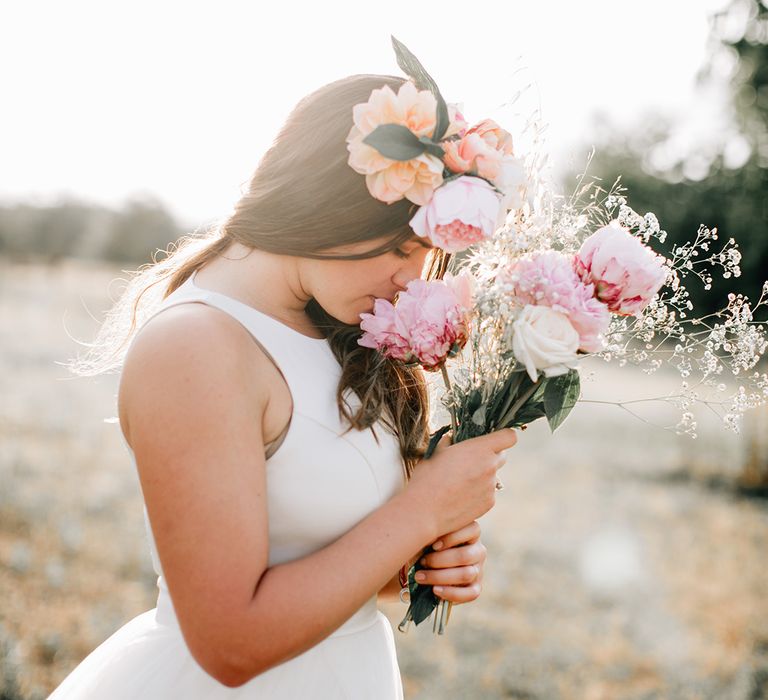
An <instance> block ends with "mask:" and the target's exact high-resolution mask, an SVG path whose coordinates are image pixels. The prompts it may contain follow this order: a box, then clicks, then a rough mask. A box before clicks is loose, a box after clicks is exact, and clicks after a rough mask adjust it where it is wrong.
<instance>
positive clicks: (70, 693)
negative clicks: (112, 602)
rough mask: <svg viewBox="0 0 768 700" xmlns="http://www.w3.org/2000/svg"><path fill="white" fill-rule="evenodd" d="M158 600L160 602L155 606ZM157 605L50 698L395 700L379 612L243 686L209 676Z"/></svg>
mask: <svg viewBox="0 0 768 700" xmlns="http://www.w3.org/2000/svg"><path fill="white" fill-rule="evenodd" d="M158 602H160V601H158ZM163 613H164V611H163V610H162V609H161V610H160V614H159V615H158V608H153V609H152V610H149V611H147V612H145V613H142V614H141V615H138V616H137V617H135V618H133V619H132V620H131V621H130V622H128V623H126V624H125V625H124V626H123V627H121V628H120V629H119V630H117V632H115V633H114V634H113V635H112V636H111V637H109V639H107V640H105V641H104V642H103V643H102V644H101V645H99V646H98V647H97V648H96V649H94V650H93V652H91V653H90V654H89V655H88V656H87V657H86V658H85V659H84V660H83V661H82V662H81V663H80V664H79V665H78V666H77V667H76V668H75V669H74V670H73V671H72V672H71V673H70V674H69V675H68V676H67V677H66V678H65V679H64V681H63V682H62V683H61V685H59V687H58V688H57V689H56V690H55V691H54V692H53V694H52V695H51V696H50V698H49V700H85V699H86V698H87V699H88V700H97V699H98V700H136V699H137V698H140V699H141V700H197V699H199V700H203V699H205V700H218V699H219V698H221V699H222V700H224V699H225V698H226V699H227V700H245V699H246V698H249V699H250V698H270V699H271V700H280V699H283V698H284V699H285V700H288V699H291V700H298V699H301V700H311V699H314V698H316V699H317V700H335V699H337V698H338V699H340V700H341V699H343V700H397V699H400V698H402V697H403V689H402V683H401V680H400V671H399V669H398V665H397V656H396V654H395V643H394V636H393V634H392V628H391V626H390V623H389V621H388V620H387V618H386V617H384V615H382V613H381V612H378V611H376V612H375V614H373V615H372V616H369V617H368V620H367V621H366V622H365V625H364V626H361V625H360V624H359V623H357V624H355V625H352V626H349V625H345V626H344V627H342V628H341V629H340V630H338V631H337V632H335V633H334V634H333V635H331V636H330V637H328V638H327V639H325V640H323V641H322V642H320V644H318V645H316V646H314V647H312V648H311V649H309V650H308V651H306V652H304V653H303V654H301V655H300V656H297V657H295V658H293V659H291V660H289V661H286V662H285V663H283V664H280V665H279V666H275V667H274V668H271V669H270V670H268V671H266V672H265V673H263V674H261V675H259V676H256V677H255V678H253V679H251V680H250V681H249V682H248V683H246V684H245V685H243V686H241V687H239V688H228V687H227V686H225V685H222V684H221V683H219V682H218V681H217V680H215V679H214V678H212V677H211V676H209V675H208V674H207V673H206V672H205V671H204V670H203V669H202V668H201V667H200V666H199V664H198V663H197V662H196V661H195V659H194V658H193V657H192V655H191V654H190V653H189V650H188V649H187V646H186V643H185V642H184V638H183V636H182V634H181V630H180V629H179V627H178V624H174V623H175V616H173V615H172V613H171V612H170V611H169V612H168V615H167V617H168V618H169V619H168V620H165V621H164V619H163V618H164V615H163Z"/></svg>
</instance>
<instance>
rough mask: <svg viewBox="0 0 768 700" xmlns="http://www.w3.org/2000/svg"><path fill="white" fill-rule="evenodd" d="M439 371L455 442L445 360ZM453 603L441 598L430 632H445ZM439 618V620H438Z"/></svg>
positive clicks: (449, 387) (454, 416) (454, 408)
mask: <svg viewBox="0 0 768 700" xmlns="http://www.w3.org/2000/svg"><path fill="white" fill-rule="evenodd" d="M440 373H441V374H442V375H443V382H444V383H445V388H446V389H447V390H448V396H449V397H450V403H449V404H448V411H449V412H450V414H451V442H452V443H455V442H456V439H457V438H458V426H457V424H456V407H455V406H454V403H453V395H452V393H451V380H450V378H449V377H448V370H447V369H446V367H445V362H443V364H442V365H440ZM452 605H453V603H452V602H450V601H445V600H441V601H440V602H439V603H438V605H437V610H435V622H434V625H433V626H432V632H433V633H434V632H437V634H443V633H444V632H445V626H446V625H447V624H448V617H449V616H450V614H451V606H452ZM438 618H439V620H438Z"/></svg>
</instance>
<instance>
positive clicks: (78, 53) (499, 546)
mask: <svg viewBox="0 0 768 700" xmlns="http://www.w3.org/2000/svg"><path fill="white" fill-rule="evenodd" d="M390 35H395V36H396V37H397V38H398V39H400V40H401V41H402V42H404V43H405V44H406V45H407V46H408V47H409V48H410V49H411V50H412V51H413V52H414V53H415V54H416V55H417V56H418V57H419V59H420V60H421V61H422V63H423V64H424V65H425V67H426V68H427V69H428V70H429V71H430V73H431V74H432V75H433V77H434V78H435V80H436V81H437V83H438V85H439V86H440V89H441V91H442V93H443V94H444V96H445V97H446V99H447V100H448V101H449V102H460V103H462V104H463V107H464V113H465V115H466V117H467V118H468V120H469V121H470V122H472V121H475V120H478V119H481V118H484V117H493V118H496V119H497V120H498V121H500V122H501V123H502V125H504V126H506V127H507V128H508V129H509V130H510V131H511V132H512V133H513V136H514V138H515V142H516V145H517V148H518V149H519V150H520V152H524V151H525V148H527V147H530V146H531V143H530V134H531V133H532V132H531V130H530V129H529V130H526V129H525V126H526V124H527V123H529V122H530V121H532V120H533V121H535V122H537V123H538V124H539V126H540V127H542V128H543V135H544V143H543V144H541V145H540V147H541V148H543V149H546V151H547V152H548V153H549V163H550V174H551V177H552V181H553V183H554V186H556V187H558V188H560V189H561V190H562V191H563V192H566V193H567V192H569V191H571V190H572V188H573V185H574V181H575V175H576V174H578V173H579V172H581V171H583V169H584V167H585V164H586V163H587V158H588V154H589V152H590V150H591V149H592V148H594V149H595V156H594V158H593V160H592V163H591V166H590V172H591V173H592V174H593V175H595V176H596V177H600V178H602V179H603V180H604V181H605V182H606V183H608V184H610V183H611V182H613V181H614V180H615V178H616V177H617V176H618V175H619V174H621V175H622V181H623V182H624V184H625V185H626V186H627V187H628V191H629V199H630V204H632V205H633V206H634V207H635V208H636V209H637V210H638V211H640V212H641V213H644V212H646V211H649V210H652V211H654V212H655V213H656V214H657V215H658V216H659V219H660V221H661V224H662V226H663V227H664V228H666V229H667V230H668V232H669V242H670V245H674V244H675V242H677V241H683V240H688V239H690V238H691V237H693V236H694V235H695V232H696V229H697V228H698V226H699V224H700V223H706V224H708V225H710V226H717V227H719V228H720V230H721V231H722V232H723V234H724V235H725V236H733V237H734V238H736V240H737V241H738V242H739V244H740V246H741V250H742V252H743V254H744V259H743V263H742V270H743V274H742V276H741V277H740V278H739V279H738V280H734V279H731V280H725V281H723V280H720V281H719V282H718V283H717V284H716V285H715V288H714V289H713V291H712V293H711V295H709V296H704V295H702V294H701V290H699V291H698V292H694V296H695V297H696V302H697V304H700V305H703V307H704V308H709V307H710V306H716V305H718V303H719V301H721V300H722V296H723V294H724V293H725V291H726V290H734V291H739V292H743V293H745V294H748V295H749V296H750V297H752V298H756V297H757V296H759V291H760V285H761V282H762V280H763V279H765V278H766V276H768V203H767V202H768V48H767V47H768V2H767V1H766V0H673V1H670V0H645V1H644V2H642V3H639V2H632V3H630V2H625V1H621V0H618V1H617V0H613V1H608V0H582V2H573V1H569V0H550V1H549V2H533V1H529V2H526V3H523V2H518V1H516V0H507V1H506V2H503V1H493V2H491V1H486V2H484V3H480V4H477V3H476V4H471V3H456V2H448V1H446V2H440V3H437V2H422V3H416V2H412V1H411V2H402V1H400V0H398V1H396V2H387V3H378V4H365V3H340V2H324V3H313V4H309V3H306V4H305V3H292V2H280V3H270V4H268V5H267V4H264V3H256V2H226V1H225V2H220V3H215V4H214V3H194V2H187V3H181V2H157V1H155V2H148V1H145V0H141V1H137V2H132V3H119V4H118V3H110V2H104V1H102V2H80V1H74V2H68V3H65V2H57V3H54V2H50V1H49V2H36V1H34V0H31V1H27V2H18V3H15V4H13V5H8V6H7V7H5V8H4V9H3V11H2V13H0V81H1V82H0V86H2V93H1V94H2V96H3V104H2V109H0V320H2V323H0V370H2V373H1V374H0V700H19V699H20V698H25V699H35V700H37V699H41V698H45V697H46V696H47V694H48V693H49V692H50V691H51V690H52V689H53V688H54V687H55V686H56V685H57V684H58V683H59V682H60V681H61V680H62V679H63V677H64V676H65V675H66V674H67V673H68V672H69V671H70V670H71V669H72V668H74V666H75V665H77V663H78V662H79V661H80V660H82V659H83V658H84V657H85V656H86V654H88V653H89V652H90V651H91V650H92V649H93V648H94V647H95V646H96V645H98V644H99V643H100V642H101V641H103V640H104V639H106V637H108V636H109V635H110V634H111V633H112V632H114V631H115V630H116V629H117V628H118V627H119V626H121V625H122V624H124V623H125V622H127V621H128V620H129V619H131V618H132V617H133V616H134V615H136V614H138V613H140V612H142V611H144V610H147V609H149V608H151V607H153V606H154V600H155V598H156V588H155V581H156V576H155V574H154V573H153V572H152V570H151V564H150V561H149V555H148V549H147V543H146V540H145V537H144V533H143V522H142V513H141V497H140V492H139V488H138V481H137V479H136V475H135V473H134V472H133V470H132V467H131V465H130V462H129V459H128V456H127V454H126V452H125V450H124V449H123V447H122V443H121V442H120V439H119V436H118V434H117V430H118V428H117V426H116V425H115V423H114V422H109V419H110V418H111V417H112V416H114V412H115V406H114V401H115V393H116V387H117V384H116V378H115V377H114V376H106V377H100V378H96V379H91V380H77V381H63V380H64V379H65V378H66V376H67V374H66V371H65V370H64V369H63V367H62V366H61V365H59V364H57V363H60V362H64V361H66V360H67V359H69V358H71V357H72V356H73V354H74V353H75V352H76V351H77V349H78V348H77V345H76V343H75V341H74V340H73V337H74V338H77V339H80V340H84V341H87V340H90V339H92V338H93V336H94V334H95V331H96V329H97V327H98V322H99V320H100V319H101V318H102V317H103V313H104V311H106V309H107V308H108V307H109V303H110V302H109V297H110V294H114V292H115V289H114V284H112V282H113V281H114V280H115V278H117V277H119V276H120V274H121V273H120V270H121V269H135V268H136V267H137V266H138V265H141V264H142V263H145V262H148V261H149V260H150V256H151V255H152V253H153V252H154V251H155V250H156V249H158V248H165V247H166V246H167V245H168V243H170V242H172V241H174V240H176V239H177V238H178V237H179V236H181V235H183V234H185V233H188V232H191V231H194V230H196V229H198V228H199V227H202V226H206V225H208V224H210V223H212V222H214V221H216V220H217V219H219V218H221V217H223V216H225V215H226V214H227V213H228V212H229V210H230V208H231V207H232V205H233V203H234V202H235V201H236V199H237V198H238V196H239V194H240V192H241V188H242V186H243V185H244V183H245V182H246V181H247V180H248V178H249V176H250V174H251V172H252V171H253V169H254V167H255V166H256V163H257V162H258V159H259V157H260V156H261V154H262V153H263V152H264V151H265V150H266V148H267V147H268V146H269V144H270V142H271V139H272V138H273V137H274V135H275V133H276V131H277V130H278V128H279V127H280V125H281V123H282V121H283V120H284V118H285V116H286V115H287V113H288V112H289V111H290V109H291V108H292V107H293V106H294V104H295V103H296V102H297V101H298V100H299V99H300V98H301V97H302V96H303V95H305V94H306V93H308V92H310V91H311V90H313V89H315V88H317V87H319V86H321V85H323V84H325V83H327V82H330V81H332V80H335V79H337V78H340V77H344V76H346V75H349V74H352V73H363V72H366V73H392V74H398V75H399V74H400V71H399V69H398V67H397V64H396V62H395V59H394V55H393V52H392V49H391V44H390ZM317 128H318V138H322V131H323V125H322V124H318V127H317ZM593 369H595V372H596V377H597V378H596V379H595V383H594V384H592V385H590V387H588V389H587V391H589V392H592V395H593V396H598V395H601V392H605V391H608V390H610V389H611V388H615V387H616V386H621V388H622V391H623V392H624V393H625V394H626V395H632V396H641V395H649V393H648V392H650V394H655V395H659V394H663V393H664V392H665V391H667V389H668V387H669V386H670V385H669V381H670V380H671V379H673V378H671V377H670V376H668V375H665V374H664V373H663V372H661V373H659V374H658V375H655V376H654V377H653V378H647V377H645V376H644V375H635V374H632V373H631V372H624V371H622V372H621V374H619V373H618V371H617V370H615V369H613V368H609V369H610V371H609V369H606V368H604V367H599V366H595V367H593ZM644 417H645V418H648V419H651V420H652V422H653V418H654V416H653V415H652V414H648V413H646V414H645V416H644ZM105 419H107V422H105ZM657 422H662V423H663V422H664V421H663V420H662V421H657ZM767 428H768V416H766V414H765V412H762V413H754V414H752V415H749V416H748V417H747V422H746V424H745V426H744V430H743V433H742V435H740V436H736V435H733V434H732V433H727V432H726V431H725V430H723V428H722V426H721V425H720V424H719V421H718V420H717V419H716V418H715V417H710V418H709V419H708V418H707V417H706V416H702V418H701V419H700V429H699V437H698V439H697V440H695V441H694V440H691V439H690V438H688V437H681V436H677V435H674V433H672V432H669V431H664V430H662V429H661V428H658V427H652V426H649V425H647V424H646V423H644V422H642V421H640V420H636V419H632V418H631V417H630V416H628V415H626V414H625V413H622V412H621V411H619V410H618V409H615V407H614V409H611V408H606V407H603V406H596V405H595V406H589V405H584V406H580V407H578V410H577V411H574V413H573V415H572V417H570V418H569V419H568V421H567V423H566V424H565V425H564V426H563V428H562V429H561V430H560V431H559V432H558V434H557V435H555V436H554V437H551V436H549V435H548V433H547V431H546V426H542V425H538V424H535V425H533V426H532V427H531V429H530V430H529V431H527V432H526V433H525V434H524V435H523V436H521V440H520V445H519V446H518V447H516V448H515V452H514V458H513V459H511V461H510V464H509V465H508V466H507V468H506V471H505V476H504V482H505V484H506V487H507V488H506V489H505V491H504V492H503V495H502V496H501V497H500V498H499V503H498V505H497V507H496V509H495V510H494V511H493V513H492V514H491V515H489V516H488V517H487V518H485V519H484V533H485V534H484V541H485V542H486V545H487V546H488V549H489V562H488V567H487V576H486V583H485V591H484V593H483V596H482V598H481V599H480V601H478V602H477V603H476V604H474V605H472V606H462V607H461V608H458V609H457V610H456V612H455V613H454V614H453V616H452V618H451V625H450V627H449V632H448V635H447V637H446V638H440V639H437V638H435V639H433V638H432V635H431V632H430V631H429V630H426V629H418V630H412V631H411V632H410V633H409V634H408V635H406V636H403V635H400V634H399V633H398V634H397V637H396V640H397V644H398V653H399V657H400V664H401V668H402V671H403V679H404V685H405V690H406V697H407V698H409V700H413V699H419V700H424V699H427V698H430V699H431V698H454V697H455V698H533V699H540V700H557V699H559V698H563V699H568V700H570V699H573V700H582V699H587V700H614V699H616V700H640V698H643V699H644V700H645V699H647V700H651V699H656V698H658V699H659V700H661V699H662V698H664V699H667V698H674V699H677V698H685V699H687V698H690V699H693V698H706V699H710V698H711V699H712V700H715V699H717V700H720V699H721V698H729V699H730V698H734V699H735V700H740V699H741V698H744V699H745V700H747V699H748V698H751V699H757V698H762V697H768V579H767V577H766V574H765V569H766V567H765V555H766V552H767V551H768V508H767V507H766V500H765V499H766V496H768V442H767V441H766V438H765V435H766V434H768V429H767ZM386 612H387V614H389V615H390V617H391V619H392V620H393V621H395V622H396V621H397V620H398V619H399V617H400V616H401V615H402V613H403V610H402V609H401V606H399V604H398V605H392V606H388V607H387V610H386Z"/></svg>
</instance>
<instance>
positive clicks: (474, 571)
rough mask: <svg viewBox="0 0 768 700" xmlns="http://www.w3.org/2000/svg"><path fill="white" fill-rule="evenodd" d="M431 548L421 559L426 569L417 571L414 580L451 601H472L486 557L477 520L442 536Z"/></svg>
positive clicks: (479, 588) (476, 592)
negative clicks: (430, 587)
mask: <svg viewBox="0 0 768 700" xmlns="http://www.w3.org/2000/svg"><path fill="white" fill-rule="evenodd" d="M432 547H433V549H435V550H436V551H434V552H430V553H429V554H427V555H425V556H424V557H423V558H422V560H421V562H422V566H426V567H427V568H426V569H423V570H421V571H418V572H417V573H416V582H417V583H423V584H425V585H429V586H433V589H432V590H433V592H434V594H435V595H436V596H437V597H438V598H442V599H444V600H449V601H451V602H452V603H469V602H470V601H473V600H475V599H476V598H477V597H478V596H479V595H480V591H481V590H482V588H483V584H482V582H483V566H484V565H485V559H486V549H485V545H483V543H482V542H480V525H479V524H478V523H477V521H476V520H475V521H473V522H471V523H470V524H469V525H467V526H465V527H463V528H461V529H460V530H456V531H454V532H449V533H448V534H446V535H443V536H442V537H440V538H439V539H438V540H436V541H435V543H434V544H433V545H432Z"/></svg>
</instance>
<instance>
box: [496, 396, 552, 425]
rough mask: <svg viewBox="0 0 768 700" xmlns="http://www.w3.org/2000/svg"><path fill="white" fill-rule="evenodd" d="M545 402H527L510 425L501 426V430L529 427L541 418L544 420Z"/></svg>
mask: <svg viewBox="0 0 768 700" xmlns="http://www.w3.org/2000/svg"><path fill="white" fill-rule="evenodd" d="M545 415H546V413H545V411H544V402H543V401H530V400H529V401H527V402H526V403H525V405H524V406H523V407H522V408H521V409H520V410H519V411H518V412H517V413H516V414H515V415H514V417H513V419H512V422H511V423H510V424H509V425H502V426H499V427H501V428H519V427H520V426H521V425H528V424H529V423H533V421H535V420H538V419H539V418H544V416H545Z"/></svg>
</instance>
